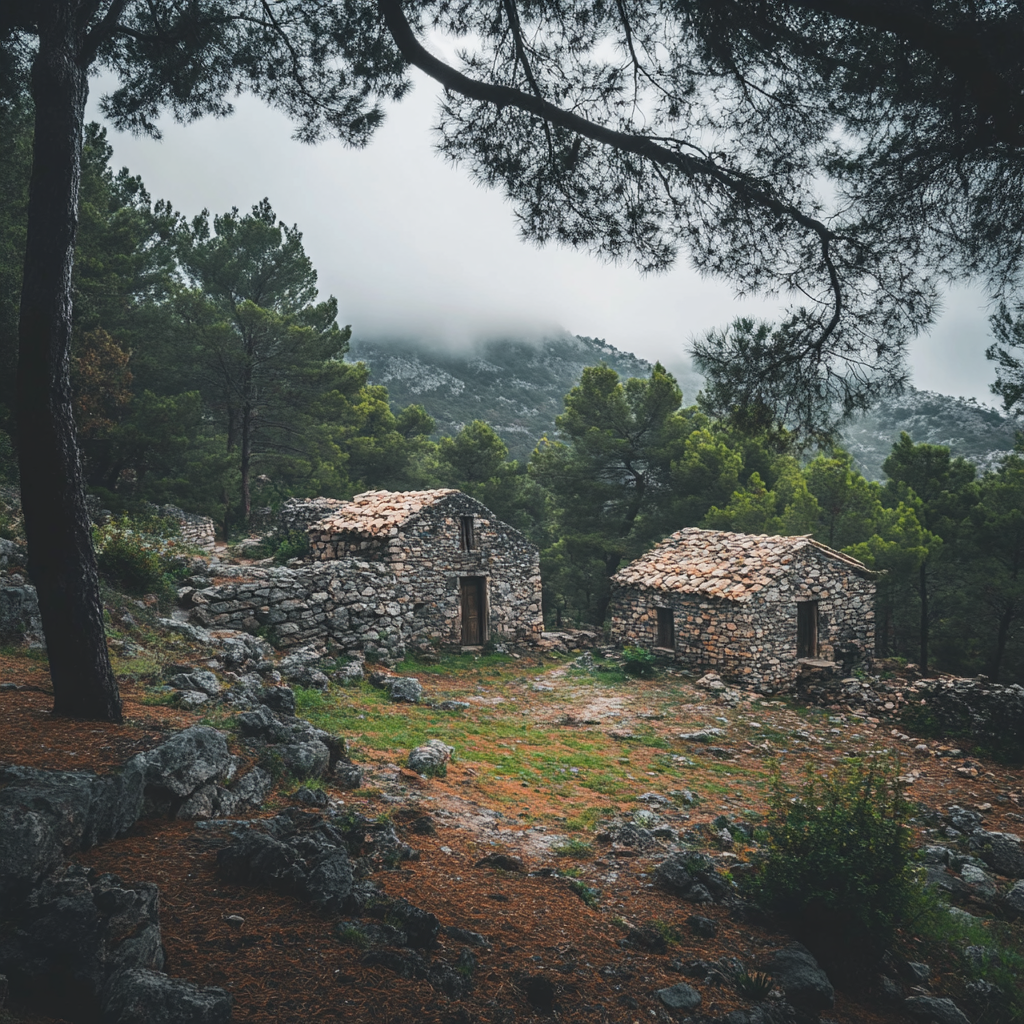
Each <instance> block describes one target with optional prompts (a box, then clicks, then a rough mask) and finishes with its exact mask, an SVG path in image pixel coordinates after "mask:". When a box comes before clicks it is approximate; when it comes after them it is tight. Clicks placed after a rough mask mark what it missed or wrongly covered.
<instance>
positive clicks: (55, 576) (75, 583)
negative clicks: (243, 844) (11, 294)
mask: <svg viewBox="0 0 1024 1024" xmlns="http://www.w3.org/2000/svg"><path fill="white" fill-rule="evenodd" d="M76 7H77V5H76V4H72V3H67V2H61V0H46V2H44V0H39V7H38V10H39V13H38V19H39V20H38V25H39V52H38V54H37V56H36V58H35V60H34V62H33V66H32V85H31V88H32V99H33V101H34V103H35V114H36V122H35V142H34V147H33V154H32V179H31V184H30V186H29V206H28V238H27V245H26V252H25V278H24V284H23V287H22V296H21V321H20V325H19V350H18V442H19V443H18V448H19V465H20V471H21V500H22V508H23V510H24V515H25V532H26V535H27V537H28V550H29V575H30V577H31V579H32V582H33V583H34V584H35V585H36V588H37V590H38V594H39V610H40V613H41V616H42V620H43V632H44V634H45V636H46V646H47V650H48V653H49V659H50V676H51V679H52V680H53V693H54V707H53V710H54V713H55V714H58V715H65V716H69V717H73V718H91V719H99V720H104V721H111V722H120V721H121V699H120V696H119V694H118V690H117V682H116V680H115V679H114V674H113V671H112V669H111V666H110V658H109V656H108V653H107V643H106V636H105V632H104V626H103V606H102V602H101V600H100V591H99V578H98V575H97V571H96V558H95V555H94V554H93V550H92V538H91V535H90V524H89V515H88V513H87V511H86V506H85V489H84V483H83V478H82V467H81V462H80V460H79V455H78V447H77V443H76V433H75V424H74V418H73V415H72V409H71V382H70V346H71V267H72V263H73V260H74V248H75V231H76V227H77V219H78V189H79V178H80V172H81V155H82V126H83V121H84V115H85V101H86V97H87V95H88V80H87V75H86V69H85V68H83V67H81V66H79V64H78V61H77V56H78V51H79V40H78V39H77V38H76V27H75V14H76Z"/></svg>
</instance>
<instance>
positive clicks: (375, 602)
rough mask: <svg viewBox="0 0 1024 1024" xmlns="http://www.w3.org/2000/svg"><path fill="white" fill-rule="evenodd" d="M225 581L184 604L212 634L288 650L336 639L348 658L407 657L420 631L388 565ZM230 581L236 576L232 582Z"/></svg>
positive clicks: (328, 567) (326, 565)
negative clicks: (262, 640)
mask: <svg viewBox="0 0 1024 1024" xmlns="http://www.w3.org/2000/svg"><path fill="white" fill-rule="evenodd" d="M214 571H215V572H216V573H217V574H218V576H219V577H220V581H219V582H218V583H216V584H215V585H214V586H212V587H208V588H206V589H205V590H191V589H190V588H184V589H183V591H182V592H181V596H180V598H179V600H180V601H181V602H182V603H183V604H185V605H186V606H188V607H191V609H192V610H191V612H190V618H191V619H192V620H193V621H194V622H196V623H198V624H199V625H201V626H204V627H206V628H207V629H241V630H245V631H247V632H250V633H252V632H255V631H256V630H261V631H264V630H265V631H267V632H268V633H269V634H270V635H272V637H273V640H274V642H275V643H276V644H277V645H278V646H281V647H294V646H296V645H298V644H304V643H308V642H309V641H310V640H314V639H317V638H330V639H331V640H333V641H334V642H335V643H336V644H338V646H340V647H341V648H342V649H344V650H346V651H364V652H365V653H367V654H383V655H385V656H386V657H390V658H399V659H400V658H401V657H402V656H403V655H404V653H405V643H406V641H407V640H408V639H409V638H410V637H411V636H412V634H413V631H414V615H413V607H412V601H411V598H410V597H409V596H408V594H406V593H405V592H404V591H403V590H402V589H401V588H400V587H399V585H398V580H397V578H396V577H395V574H394V573H393V572H392V571H391V570H390V569H389V568H388V567H387V566H384V565H378V564H373V563H370V562H362V561H358V560H356V559H350V558H346V559H339V560H337V561H333V562H315V563H312V564H307V565H300V566H296V567H295V568H277V567H267V568H256V567H253V566H217V567H216V568H215V570H214ZM225 577H228V578H226V579H225Z"/></svg>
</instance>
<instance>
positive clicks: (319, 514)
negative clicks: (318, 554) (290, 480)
mask: <svg viewBox="0 0 1024 1024" xmlns="http://www.w3.org/2000/svg"><path fill="white" fill-rule="evenodd" d="M344 504H345V502H344V501H342V500H341V499H340V498H289V499H288V500H287V501H286V502H285V503H284V504H283V505H282V506H281V511H280V512H278V513H277V532H278V533H291V532H293V531H297V532H298V533H305V532H306V530H308V529H309V528H310V527H311V526H312V525H313V524H314V523H317V522H319V521H320V520H321V519H324V518H325V517H326V516H329V515H330V514H331V513H332V512H334V511H336V510H337V509H338V508H340V507H341V506H342V505H344Z"/></svg>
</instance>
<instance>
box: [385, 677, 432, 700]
mask: <svg viewBox="0 0 1024 1024" xmlns="http://www.w3.org/2000/svg"><path fill="white" fill-rule="evenodd" d="M387 691H388V697H390V698H391V700H393V701H394V702H395V703H396V704H419V702H420V700H421V699H422V697H423V687H422V686H421V685H420V681H419V680H418V679H415V678H413V677H412V676H395V677H393V678H390V679H388V682H387Z"/></svg>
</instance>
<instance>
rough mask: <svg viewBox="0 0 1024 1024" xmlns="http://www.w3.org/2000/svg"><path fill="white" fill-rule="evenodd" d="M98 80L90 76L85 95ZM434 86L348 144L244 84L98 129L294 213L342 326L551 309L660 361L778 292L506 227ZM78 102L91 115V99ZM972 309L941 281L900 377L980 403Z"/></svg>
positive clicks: (180, 200)
mask: <svg viewBox="0 0 1024 1024" xmlns="http://www.w3.org/2000/svg"><path fill="white" fill-rule="evenodd" d="M102 91H103V85H102V82H101V81H94V82H93V90H92V92H93V97H94V100H95V99H98V97H99V95H100V94H101V93H102ZM435 95H436V93H435V91H434V89H433V83H431V82H429V81H427V80H426V79H420V81H418V83H417V88H416V89H415V90H414V91H413V93H412V94H411V95H410V96H409V97H408V98H407V99H406V100H404V101H403V102H402V103H401V104H399V105H397V106H393V107H392V108H391V109H390V111H389V114H388V119H387V121H386V123H385V125H384V126H383V128H382V129H380V130H379V131H378V133H377V134H376V135H375V137H374V139H373V141H372V142H371V143H370V145H369V147H367V148H366V149H365V150H361V151H357V150H351V149H346V148H345V147H344V146H342V145H341V144H340V143H337V142H327V143H322V144H320V145H318V146H305V145H301V144H300V143H297V142H294V141H292V140H291V138H290V133H291V130H290V127H289V124H288V122H287V120H286V119H285V118H284V117H283V116H282V115H281V114H279V113H277V112H276V111H273V110H270V109H268V108H267V107H265V106H263V105H262V104H261V103H259V102H257V101H255V100H253V99H251V98H248V97H243V98H241V99H240V100H239V101H238V102H237V104H236V112H235V114H234V115H233V116H232V117H229V118H227V119H223V120H214V119H212V118H207V119H205V120H203V121H200V122H198V123H197V124H193V125H190V126H188V127H182V126H180V125H176V124H174V123H173V122H171V121H169V120H167V121H164V122H163V123H162V124H161V128H162V130H163V134H164V138H163V140H162V141H153V140H150V139H139V138H133V137H132V136H130V135H125V134H122V133H119V132H117V131H115V130H113V129H110V130H109V134H108V137H109V140H110V142H111V144H112V145H113V147H114V160H115V165H116V166H121V165H125V166H127V167H128V168H129V169H130V170H131V171H132V172H133V173H135V174H139V175H141V176H142V179H143V181H144V182H145V183H146V186H147V187H148V189H149V191H150V194H151V195H152V196H153V197H154V199H157V198H162V199H167V200H169V201H170V202H171V203H172V204H173V205H174V206H175V207H176V208H177V209H178V210H180V211H181V212H183V213H185V214H186V215H188V216H192V215H193V214H195V213H198V212H199V211H200V210H202V209H203V208H207V209H209V210H210V211H211V212H214V213H221V212H224V211H226V210H229V209H230V208H231V207H232V206H237V207H239V209H241V210H243V211H245V210H248V208H249V207H251V206H252V205H253V204H254V203H256V202H258V201H259V200H260V199H262V198H263V197H264V196H266V197H268V198H269V199H270V201H271V204H272V205H273V207H274V209H275V211H276V213H277V215H278V216H279V217H280V218H281V219H282V220H284V221H286V222H287V223H289V224H292V223H294V224H298V226H299V228H300V230H301V231H302V232H303V234H304V241H305V245H306V251H307V252H308V253H309V255H310V257H311V258H312V260H313V264H314V266H315V267H316V268H317V270H318V272H319V283H320V288H321V292H322V293H324V294H333V295H336V296H337V297H338V301H339V306H340V319H341V322H342V323H351V324H352V326H353V333H354V334H355V335H363V336H367V337H369V336H373V335H381V334H397V335H401V336H403V337H412V338H417V337H424V338H440V339H444V340H447V341H449V342H453V343H457V342H459V341H461V340H465V339H468V338H472V337H475V336H479V335H480V334H489V333H491V332H492V331H504V330H508V329H512V330H535V329H537V328H541V329H543V328H544V327H546V326H549V325H550V326H556V325H557V326H560V327H563V328H565V329H566V330H568V331H570V332H572V333H573V334H584V335H590V336H593V337H600V338H604V339H605V340H606V341H608V342H609V343H611V344H612V345H615V346H616V347H617V348H620V349H625V350H627V351H632V352H635V353H636V354H637V355H639V356H642V357H643V358H646V359H650V360H654V359H661V360H662V361H663V362H666V363H667V364H668V365H670V366H671V365H672V364H673V363H676V362H678V361H679V359H680V358H683V357H684V353H685V349H686V346H687V343H688V342H689V340H690V339H692V338H693V337H694V336H696V335H700V334H702V333H703V332H704V331H706V330H708V329H709V328H712V327H722V326H724V325H725V324H727V323H728V322H729V321H731V320H732V319H734V318H735V317H737V316H741V315H747V316H758V317H765V318H769V319H773V318H775V317H776V316H777V315H778V311H779V308H780V307H779V304H778V303H776V302H772V301H761V300H757V299H744V300H738V299H736V298H735V296H734V294H733V290H732V288H731V287H730V285H729V284H728V283H727V282H723V281H718V280H709V279H702V278H701V277H699V276H698V275H697V274H696V273H694V272H693V271H692V270H691V269H690V268H689V267H688V266H687V265H686V264H685V263H684V262H680V264H678V265H677V266H676V268H675V269H673V270H672V271H670V272H668V273H665V274H659V275H656V276H647V277H644V276H641V275H640V274H639V273H638V272H637V271H636V270H635V269H634V268H633V267H631V266H629V265H608V264H603V263H601V262H599V261H597V260H595V259H594V258H592V257H589V256H586V255H584V254H581V253H576V252H573V251H570V250H567V249H561V248H557V247H554V246H549V247H547V248H544V249H538V248H536V247H535V246H533V245H528V244H526V243H524V242H522V241H521V240H520V238H519V236H518V233H517V230H516V223H515V219H514V217H513V215H512V211H511V209H510V207H509V206H508V204H507V203H506V202H505V201H504V200H503V198H502V196H501V195H500V193H498V192H495V191H489V190H485V189H483V188H481V187H480V186H478V185H475V184H474V183H473V182H472V181H471V180H470V178H469V175H468V173H467V172H466V171H464V170H462V169H460V168H457V167H453V166H452V165H450V164H448V163H446V162H445V161H443V160H442V159H441V158H440V157H438V156H436V155H435V154H434V152H433V151H432V148H431V124H432V123H433V113H434V109H435V98H434V97H435ZM91 116H92V117H93V118H95V119H96V120H100V121H102V120H103V118H102V116H101V115H100V114H99V111H98V109H97V107H96V104H95V102H93V104H92V109H91ZM988 313H989V310H988V309H987V308H986V306H985V300H984V297H983V296H982V295H981V294H980V293H975V292H972V291H968V290H966V289H964V290H957V291H956V292H954V293H953V294H951V295H950V296H949V298H948V301H947V303H946V310H945V312H944V315H943V317H942V318H941V320H940V321H939V323H938V324H937V326H936V327H935V329H934V330H933V331H932V333H931V335H930V336H929V337H927V338H922V339H919V340H917V341H916V342H915V344H914V347H913V355H912V363H913V370H914V383H915V384H916V386H918V387H920V388H925V389H928V390H933V391H941V392H944V393H946V394H953V395H963V396H965V397H975V398H977V399H978V400H979V401H981V402H985V403H987V404H993V396H992V395H991V394H990V392H989V390H988V384H989V382H990V381H991V379H992V376H993V374H992V367H991V364H989V363H988V362H987V361H986V360H985V358H984V350H985V347H986V345H987V344H988V343H989V341H990V339H989V338H988V324H987V316H988ZM686 397H687V398H688V399H692V398H693V397H694V396H692V395H688V396H686Z"/></svg>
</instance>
